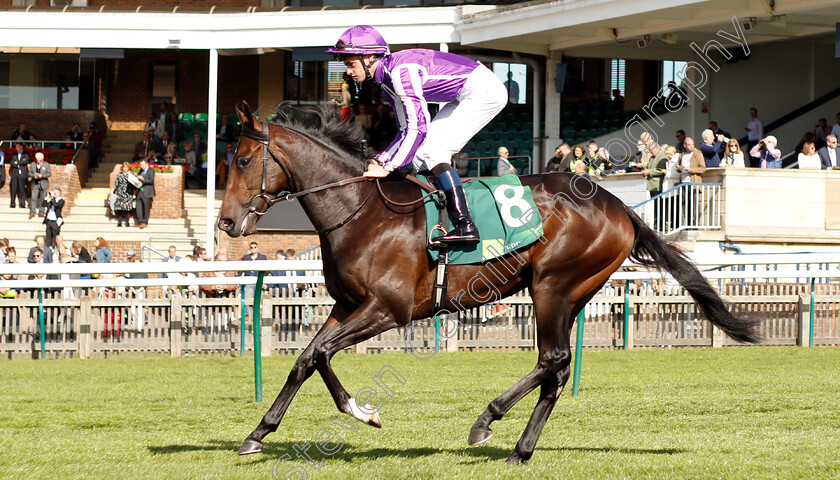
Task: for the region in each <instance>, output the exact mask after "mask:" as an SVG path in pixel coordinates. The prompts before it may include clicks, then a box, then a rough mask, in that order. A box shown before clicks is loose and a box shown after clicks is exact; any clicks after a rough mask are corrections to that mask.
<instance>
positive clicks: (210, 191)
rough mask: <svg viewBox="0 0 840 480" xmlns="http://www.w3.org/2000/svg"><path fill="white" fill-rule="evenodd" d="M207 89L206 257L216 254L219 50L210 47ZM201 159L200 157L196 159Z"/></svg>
mask: <svg viewBox="0 0 840 480" xmlns="http://www.w3.org/2000/svg"><path fill="white" fill-rule="evenodd" d="M208 80H209V81H208V82H207V84H208V89H207V217H206V220H207V240H206V241H205V243H206V245H205V248H206V249H207V258H210V259H212V258H213V257H215V256H216V253H215V251H214V250H215V247H216V104H217V103H218V95H217V93H218V87H219V51H218V50H216V49H215V48H211V49H210V73H209V79H208ZM197 160H198V161H201V159H197Z"/></svg>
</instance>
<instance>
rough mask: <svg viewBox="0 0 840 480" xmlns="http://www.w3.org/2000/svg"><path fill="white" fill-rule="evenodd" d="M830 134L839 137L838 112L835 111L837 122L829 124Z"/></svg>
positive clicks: (839, 123)
mask: <svg viewBox="0 0 840 480" xmlns="http://www.w3.org/2000/svg"><path fill="white" fill-rule="evenodd" d="M831 134H832V135H834V136H835V137H837V138H840V112H837V123H835V124H834V125H832V126H831Z"/></svg>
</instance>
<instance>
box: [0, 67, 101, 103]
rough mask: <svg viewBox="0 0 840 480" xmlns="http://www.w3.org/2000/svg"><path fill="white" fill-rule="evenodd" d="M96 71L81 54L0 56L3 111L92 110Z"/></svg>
mask: <svg viewBox="0 0 840 480" xmlns="http://www.w3.org/2000/svg"><path fill="white" fill-rule="evenodd" d="M94 68H95V65H94V62H92V61H87V60H84V61H80V59H79V56H78V55H38V54H0V108H13V109H17V108H25V109H43V110H79V109H83V110H87V109H91V108H92V103H93V96H92V89H93V82H92V78H93V72H94ZM82 89H85V91H84V92H82V91H81V90H82Z"/></svg>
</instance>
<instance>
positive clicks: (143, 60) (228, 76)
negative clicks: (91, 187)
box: [10, 50, 259, 133]
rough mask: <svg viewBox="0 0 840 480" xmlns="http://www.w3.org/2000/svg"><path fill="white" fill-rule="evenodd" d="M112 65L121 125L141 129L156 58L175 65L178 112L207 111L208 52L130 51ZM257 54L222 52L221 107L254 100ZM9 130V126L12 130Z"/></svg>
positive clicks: (112, 114)
mask: <svg viewBox="0 0 840 480" xmlns="http://www.w3.org/2000/svg"><path fill="white" fill-rule="evenodd" d="M114 62H115V66H114V68H113V69H112V72H113V73H112V78H111V79H110V80H111V88H110V98H109V100H108V114H109V119H110V120H111V121H112V122H117V123H118V124H119V125H121V126H122V128H142V126H144V125H145V123H146V120H147V119H148V117H149V95H150V92H151V88H152V87H151V69H152V64H154V63H170V64H175V65H177V72H178V86H177V92H178V97H177V103H176V104H174V105H173V110H174V111H175V112H178V113H184V112H188V113H206V112H207V89H208V83H207V75H208V72H209V69H210V56H209V54H208V52H206V51H193V50H181V51H175V50H126V51H125V58H124V59H122V60H115V61H114ZM258 69H259V58H258V57H257V56H256V55H240V56H220V57H219V88H218V103H217V107H216V108H217V109H218V112H219V113H233V111H234V106H235V105H236V104H237V103H239V102H241V101H242V100H246V101H248V102H249V103H250V104H251V105H256V103H257V95H258V90H259V82H258ZM10 133H11V130H10Z"/></svg>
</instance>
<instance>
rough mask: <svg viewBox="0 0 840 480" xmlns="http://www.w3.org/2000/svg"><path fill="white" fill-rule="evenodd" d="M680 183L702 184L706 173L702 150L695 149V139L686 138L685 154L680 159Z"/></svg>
mask: <svg viewBox="0 0 840 480" xmlns="http://www.w3.org/2000/svg"><path fill="white" fill-rule="evenodd" d="M678 170H679V171H680V172H681V173H680V183H701V182H702V181H703V174H704V173H706V161H705V160H704V159H703V154H702V153H700V150H697V149H696V148H694V139H693V138H691V137H685V153H683V154H682V157H681V158H680V167H679V169H678Z"/></svg>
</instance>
